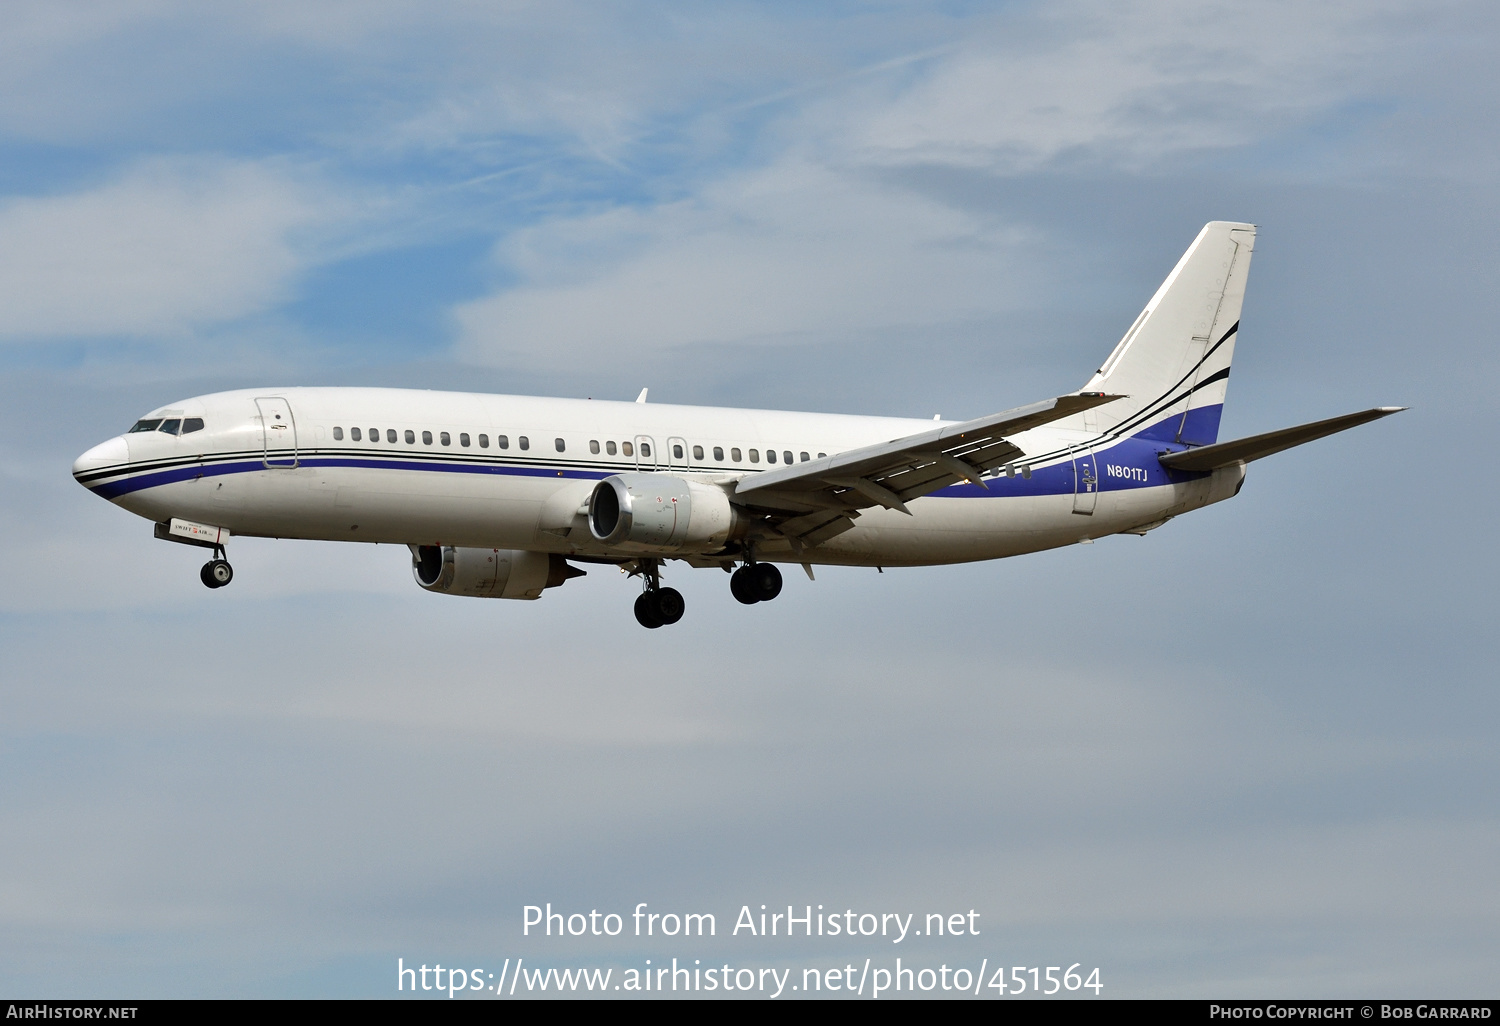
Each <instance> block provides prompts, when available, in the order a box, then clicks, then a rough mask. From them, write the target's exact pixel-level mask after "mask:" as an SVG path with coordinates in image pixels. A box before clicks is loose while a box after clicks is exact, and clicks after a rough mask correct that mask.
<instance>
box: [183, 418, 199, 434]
mask: <svg viewBox="0 0 1500 1026" xmlns="http://www.w3.org/2000/svg"><path fill="white" fill-rule="evenodd" d="M202 430H203V418H202V417H189V418H188V419H187V420H185V421H183V422H182V433H183V434H187V433H188V432H189V431H202Z"/></svg>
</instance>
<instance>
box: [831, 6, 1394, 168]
mask: <svg viewBox="0 0 1500 1026" xmlns="http://www.w3.org/2000/svg"><path fill="white" fill-rule="evenodd" d="M1392 10H1393V7H1392V5H1373V6H1372V5H1368V4H1362V5H1338V4H1332V5H1318V6H1312V7H1309V6H1308V5H1305V4H1271V5H1265V4H1261V5H1256V6H1254V7H1246V6H1245V5H1242V4H1227V3H1226V4H1207V5H1205V4H1203V3H1184V2H1175V0H1172V2H1165V3H1162V2H1153V3H1126V4H1109V5H1098V4H1092V3H1070V4H1062V5H1048V7H1047V8H1046V9H1045V10H1044V11H1041V12H1038V13H1037V14H1036V15H1035V16H1026V15H1023V16H1020V17H1015V18H1006V19H1001V20H997V21H995V22H993V23H991V24H990V25H989V26H987V31H981V32H980V33H978V34H977V38H975V39H973V40H972V41H971V42H970V43H969V44H968V45H967V46H965V47H964V48H963V49H962V50H961V51H960V52H958V53H956V54H954V55H953V56H952V57H951V58H948V59H945V60H942V61H937V62H933V63H932V64H930V65H929V66H928V68H927V73H926V74H924V75H923V76H921V77H920V78H918V79H917V80H916V81H915V82H913V83H912V84H911V85H910V86H909V87H908V88H905V89H903V90H901V91H900V92H899V94H897V95H895V96H893V97H891V98H890V99H889V102H884V103H882V104H880V105H878V106H876V105H872V106H871V109H869V110H868V112H867V114H866V116H865V117H863V118H861V119H857V120H855V121H854V122H853V123H852V124H850V125H849V128H848V130H847V132H846V133H845V135H844V138H843V139H842V140H841V142H842V144H843V145H845V146H847V147H849V148H850V149H851V150H852V151H854V152H856V153H858V154H859V156H860V158H861V159H864V160H868V161H872V162H876V163H897V164H901V163H942V164H956V165H960V166H977V167H987V168H994V169H997V170H1000V171H1003V172H1017V171H1022V172H1024V171H1029V170H1034V169H1035V168H1037V167H1039V166H1041V165H1043V164H1045V163H1046V162H1048V161H1052V160H1055V159H1057V158H1059V157H1066V156H1072V157H1077V158H1081V159H1084V160H1091V161H1104V162H1107V163H1111V164H1117V165H1121V166H1123V167H1125V168H1128V169H1139V168H1142V167H1156V166H1160V165H1161V164H1162V163H1163V162H1166V161H1171V160H1173V159H1174V158H1176V157H1178V156H1179V155H1180V154H1182V153H1184V152H1186V151H1193V150H1203V149H1219V148H1225V147H1235V146H1243V145H1246V144H1250V143H1253V142H1256V141H1258V140H1261V139H1264V138H1266V137H1268V136H1271V135H1274V134H1275V133H1277V132H1279V131H1283V130H1285V129H1286V128H1287V127H1289V126H1292V125H1295V124H1298V123H1300V122H1303V121H1306V120H1308V119H1312V118H1319V117H1322V116H1324V115H1325V114H1326V113H1327V112H1328V111H1330V110H1331V109H1335V108H1336V107H1337V106H1338V105H1340V104H1341V103H1344V102H1347V101H1348V100H1349V99H1350V98H1351V97H1354V96H1358V95H1360V94H1361V93H1362V92H1364V91H1365V90H1368V89H1369V88H1370V87H1371V86H1372V85H1373V83H1374V82H1375V80H1376V79H1377V77H1380V76H1383V75H1388V74H1389V71H1390V67H1389V65H1390V61H1391V59H1392V57H1393V55H1392V54H1391V53H1390V51H1391V49H1392V46H1393V43H1394V42H1395V41H1396V40H1395V37H1394V35H1393V33H1392V31H1391V29H1392V25H1391V22H1392V20H1393V19H1392V18H1391V13H1392Z"/></svg>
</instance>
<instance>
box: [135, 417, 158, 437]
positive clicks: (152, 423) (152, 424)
mask: <svg viewBox="0 0 1500 1026" xmlns="http://www.w3.org/2000/svg"><path fill="white" fill-rule="evenodd" d="M159 427H161V421H160V420H159V419H158V420H138V421H136V422H135V427H133V428H131V429H130V430H129V431H128V432H127V434H132V435H133V434H136V433H137V432H139V431H155V430H156V429H157V428H159Z"/></svg>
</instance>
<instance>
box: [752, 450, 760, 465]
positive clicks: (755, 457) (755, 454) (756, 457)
mask: <svg viewBox="0 0 1500 1026" xmlns="http://www.w3.org/2000/svg"><path fill="white" fill-rule="evenodd" d="M750 462H751V463H759V462H760V450H759V449H751V450H750Z"/></svg>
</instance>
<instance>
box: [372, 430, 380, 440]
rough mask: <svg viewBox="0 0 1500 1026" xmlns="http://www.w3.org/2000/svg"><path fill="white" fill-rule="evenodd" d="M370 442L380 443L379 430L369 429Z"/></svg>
mask: <svg viewBox="0 0 1500 1026" xmlns="http://www.w3.org/2000/svg"><path fill="white" fill-rule="evenodd" d="M370 441H372V442H378V441H380V429H379V428H371V429H370Z"/></svg>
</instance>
